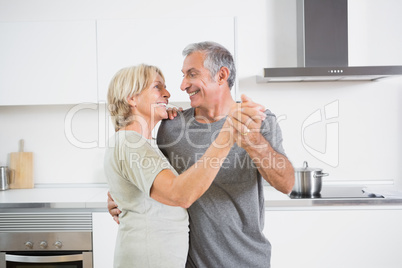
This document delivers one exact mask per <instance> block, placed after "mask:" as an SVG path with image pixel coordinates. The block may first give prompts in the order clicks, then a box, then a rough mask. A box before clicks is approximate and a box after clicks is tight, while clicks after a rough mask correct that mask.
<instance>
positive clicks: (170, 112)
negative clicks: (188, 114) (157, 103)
mask: <svg viewBox="0 0 402 268" xmlns="http://www.w3.org/2000/svg"><path fill="white" fill-rule="evenodd" d="M178 111H180V112H183V108H181V107H179V108H176V107H169V108H167V110H166V112H167V113H168V118H169V119H170V120H172V119H174V118H175V117H176V116H177V112H178Z"/></svg>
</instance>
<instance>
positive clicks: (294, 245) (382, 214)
mask: <svg viewBox="0 0 402 268" xmlns="http://www.w3.org/2000/svg"><path fill="white" fill-rule="evenodd" d="M401 226H402V210H353V209H351V210H327V211H322V210H320V211H308V210H305V211H266V216H265V229H264V233H265V235H266V236H267V238H268V240H269V241H270V242H271V245H272V258H271V265H272V268H282V267H284V268H287V267H310V268H322V267H325V268H338V267H342V268H356V267H365V268H377V267H387V268H397V267H401V263H402V254H401V246H400V244H401V241H402V228H401Z"/></svg>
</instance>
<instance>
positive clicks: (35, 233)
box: [0, 212, 93, 268]
mask: <svg viewBox="0 0 402 268" xmlns="http://www.w3.org/2000/svg"><path fill="white" fill-rule="evenodd" d="M92 263H93V260H92V213H90V212H83V213H77V212H49V213H43V212H38V213H29V212H25V213H0V267H1V268H3V267H4V268H39V267H40V268H92V267H93V264H92Z"/></svg>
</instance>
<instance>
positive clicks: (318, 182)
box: [291, 161, 329, 196]
mask: <svg viewBox="0 0 402 268" xmlns="http://www.w3.org/2000/svg"><path fill="white" fill-rule="evenodd" d="M328 175H329V174H328V173H322V169H321V168H310V167H309V166H308V163H307V161H304V163H303V168H296V169H295V184H294V186H293V189H292V193H291V194H292V195H300V196H318V195H319V194H320V192H321V189H322V179H321V178H322V177H324V176H328Z"/></svg>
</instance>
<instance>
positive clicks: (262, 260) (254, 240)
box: [157, 108, 284, 268]
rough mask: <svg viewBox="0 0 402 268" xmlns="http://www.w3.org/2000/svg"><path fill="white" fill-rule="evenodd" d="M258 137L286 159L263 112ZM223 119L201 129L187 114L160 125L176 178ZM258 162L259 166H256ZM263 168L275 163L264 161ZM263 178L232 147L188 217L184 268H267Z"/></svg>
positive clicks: (276, 132)
mask: <svg viewBox="0 0 402 268" xmlns="http://www.w3.org/2000/svg"><path fill="white" fill-rule="evenodd" d="M265 114H266V115H267V117H266V119H265V120H264V121H263V124H262V127H261V132H262V134H263V135H264V137H265V138H266V139H267V140H268V141H269V142H270V144H271V146H272V147H273V148H274V149H275V151H277V152H278V153H281V154H283V155H284V150H283V148H282V134H281V130H280V128H279V126H278V124H277V121H276V117H275V115H274V114H272V113H271V112H270V111H268V110H267V111H266V112H265ZM225 120H226V118H223V119H221V120H219V121H217V122H213V123H209V124H202V123H199V122H197V121H196V120H195V117H194V109H193V108H190V109H188V110H185V111H184V112H182V113H179V115H178V116H177V117H176V118H175V119H173V120H164V121H163V122H162V123H161V125H160V128H159V132H158V136H157V143H158V146H159V148H160V149H161V151H162V152H163V154H164V155H165V156H166V157H167V158H168V159H169V161H170V163H171V164H172V166H173V167H174V168H175V169H176V170H177V172H178V173H182V172H183V171H185V170H186V169H188V168H189V167H190V166H192V165H193V164H194V163H195V162H196V161H197V160H198V159H200V157H201V156H202V155H203V154H204V153H205V151H206V150H207V149H208V147H209V146H210V145H211V143H212V142H213V141H214V140H215V138H216V136H217V135H218V134H219V131H220V130H221V128H222V126H223V124H224V122H225ZM255 161H257V160H255ZM261 163H262V164H263V165H271V164H273V165H274V164H280V163H274V161H273V159H272V156H267V157H266V158H265V159H264V161H263V162H261ZM262 180H263V178H262V177H261V175H260V174H259V172H258V170H257V168H256V166H255V165H254V163H253V161H252V159H251V158H250V157H249V155H248V154H247V153H246V151H245V150H244V149H242V148H240V147H238V146H237V144H235V145H234V146H233V148H232V149H231V151H230V152H229V154H228V156H227V158H226V159H225V161H224V163H223V165H222V167H221V169H220V171H219V172H218V174H217V176H216V178H215V180H214V181H213V183H212V185H211V186H210V188H209V189H208V190H207V191H206V192H205V193H204V194H203V195H202V196H201V197H200V198H199V199H198V200H197V201H196V202H194V203H193V204H192V205H191V207H190V208H188V213H189V216H190V249H189V255H188V259H187V267H208V268H210V267H253V268H256V267H265V268H266V267H269V266H270V257H271V245H270V243H269V241H268V240H267V239H266V238H265V236H264V234H263V232H262V231H263V228H264V192H263V184H262Z"/></svg>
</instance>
